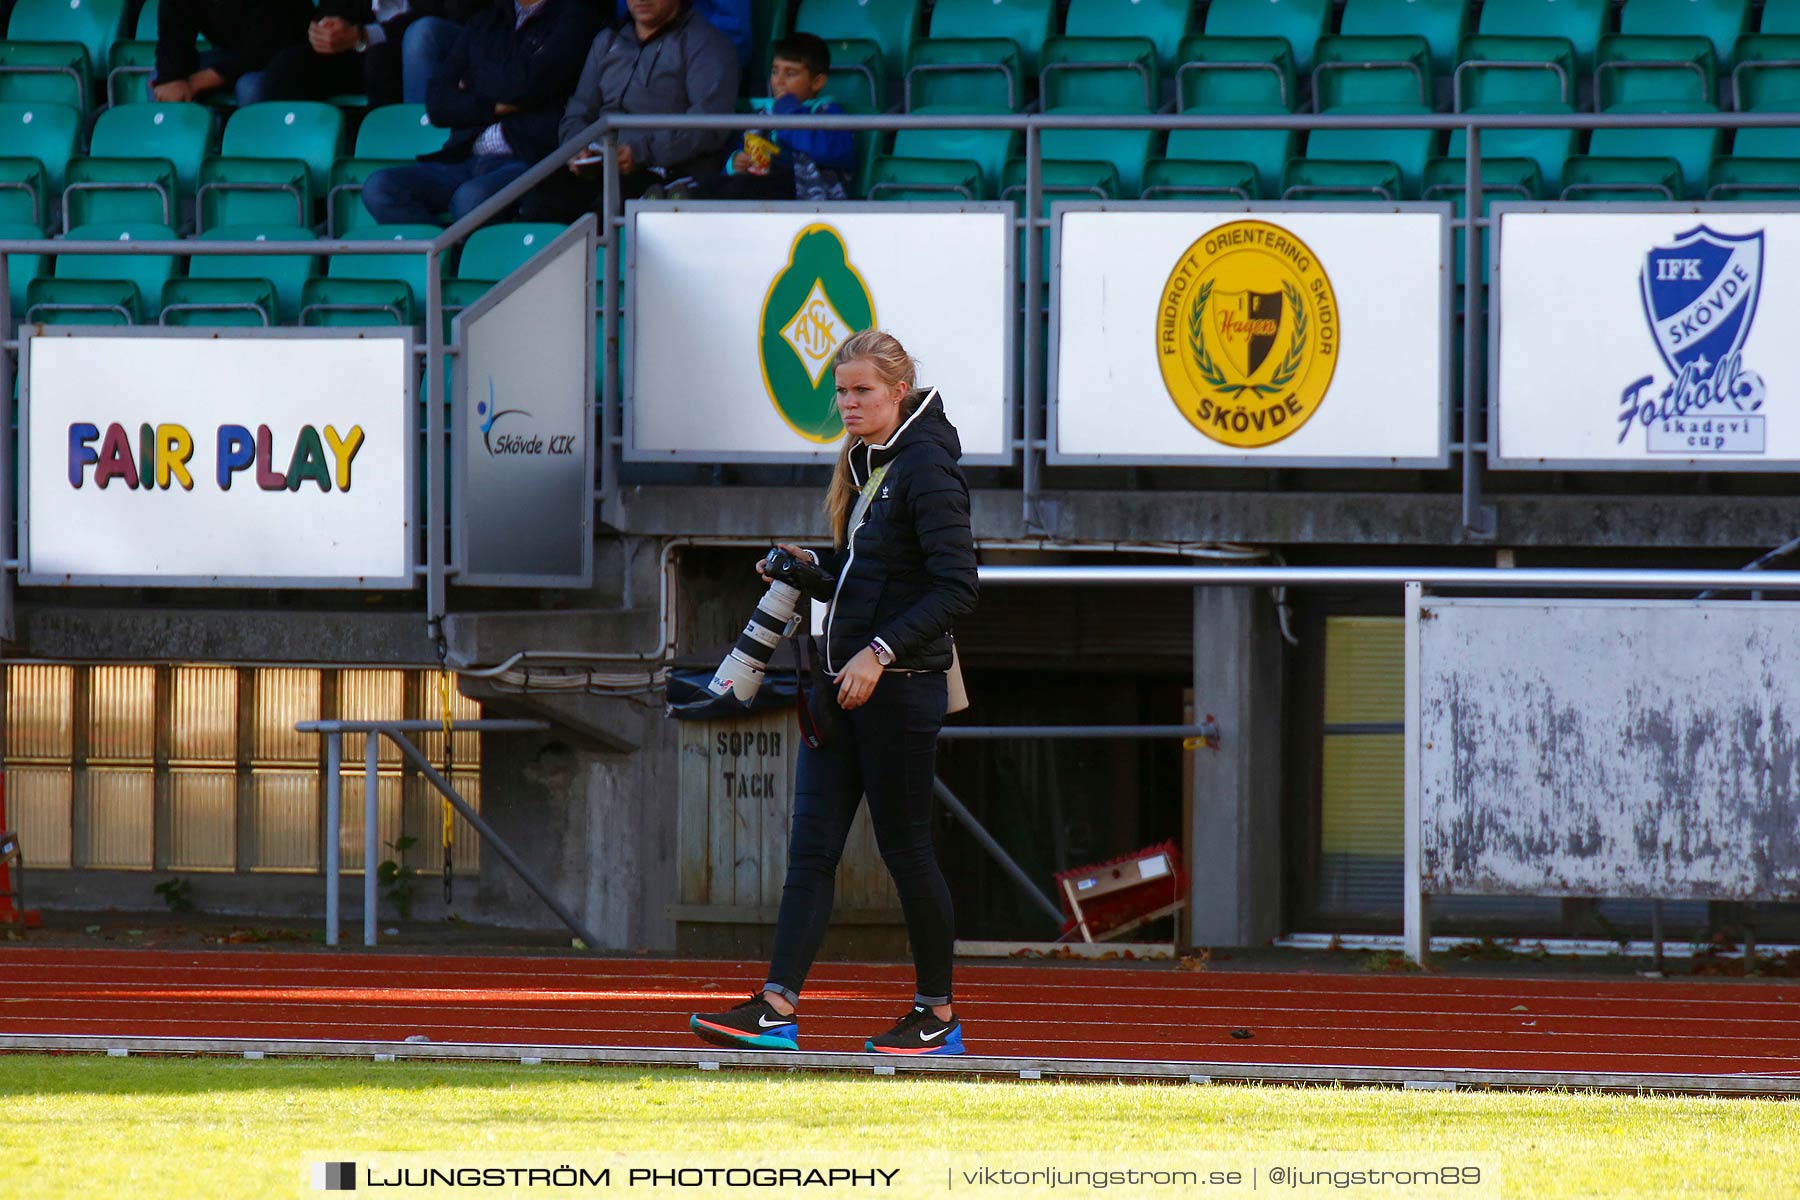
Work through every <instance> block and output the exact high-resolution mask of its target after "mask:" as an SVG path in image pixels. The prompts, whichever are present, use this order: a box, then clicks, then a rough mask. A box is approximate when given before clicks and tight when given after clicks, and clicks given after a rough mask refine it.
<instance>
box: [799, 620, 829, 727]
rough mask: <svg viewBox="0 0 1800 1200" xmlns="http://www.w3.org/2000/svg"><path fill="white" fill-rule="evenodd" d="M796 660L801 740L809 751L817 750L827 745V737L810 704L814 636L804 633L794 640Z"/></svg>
mask: <svg viewBox="0 0 1800 1200" xmlns="http://www.w3.org/2000/svg"><path fill="white" fill-rule="evenodd" d="M794 658H795V661H796V662H797V663H798V665H799V670H798V671H796V673H795V675H794V712H795V714H796V715H798V717H799V718H800V740H801V741H803V742H805V743H806V746H807V748H808V749H809V750H817V749H820V748H821V747H823V746H824V745H825V735H824V734H823V733H822V732H821V731H820V729H819V720H818V718H817V717H816V716H814V715H813V708H812V704H811V702H810V693H811V691H812V677H813V672H812V635H810V634H806V633H802V634H799V635H798V636H796V637H795V639H794Z"/></svg>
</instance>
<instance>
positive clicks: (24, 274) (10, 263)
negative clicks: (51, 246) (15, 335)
mask: <svg viewBox="0 0 1800 1200" xmlns="http://www.w3.org/2000/svg"><path fill="white" fill-rule="evenodd" d="M43 236H44V231H43V230H42V229H39V228H38V227H37V226H35V225H32V224H30V223H29V222H8V223H5V224H0V240H6V241H15V240H21V239H25V238H41V237H43ZM48 265H49V258H48V256H47V255H43V254H8V255H7V256H6V273H7V281H8V286H7V291H8V293H10V297H11V302H12V315H13V317H14V319H17V318H18V317H20V316H22V315H24V312H25V289H26V287H27V286H29V285H30V283H31V281H32V280H34V279H36V278H37V277H38V276H39V275H42V274H43V273H44V269H45V268H46V267H47V266H48Z"/></svg>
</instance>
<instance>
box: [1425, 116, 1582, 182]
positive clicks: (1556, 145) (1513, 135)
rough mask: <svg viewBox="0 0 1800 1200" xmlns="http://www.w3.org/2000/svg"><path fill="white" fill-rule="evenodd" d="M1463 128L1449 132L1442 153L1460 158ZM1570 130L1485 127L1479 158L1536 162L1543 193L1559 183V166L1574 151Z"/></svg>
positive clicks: (1573, 138) (1560, 177)
mask: <svg viewBox="0 0 1800 1200" xmlns="http://www.w3.org/2000/svg"><path fill="white" fill-rule="evenodd" d="M1465 140H1466V139H1465V138H1464V135H1463V131H1462V130H1460V129H1453V130H1451V131H1450V144H1449V146H1448V148H1446V149H1445V151H1444V153H1445V154H1447V155H1449V156H1450V157H1451V158H1454V159H1456V160H1458V161H1459V162H1460V161H1461V160H1462V158H1463V154H1464V150H1463V143H1464V141H1465ZM1575 149H1576V145H1575V131H1574V130H1573V129H1485V130H1483V131H1482V133H1481V158H1482V161H1483V162H1486V161H1487V160H1488V159H1490V158H1502V159H1529V160H1531V161H1532V162H1534V163H1536V164H1537V168H1538V178H1539V180H1540V184H1541V186H1542V188H1543V192H1544V194H1546V195H1551V196H1554V195H1555V194H1556V193H1557V191H1558V190H1559V189H1560V188H1561V186H1562V182H1561V181H1562V165H1563V163H1564V162H1565V161H1567V160H1568V159H1569V158H1570V156H1572V155H1573V154H1574V153H1575Z"/></svg>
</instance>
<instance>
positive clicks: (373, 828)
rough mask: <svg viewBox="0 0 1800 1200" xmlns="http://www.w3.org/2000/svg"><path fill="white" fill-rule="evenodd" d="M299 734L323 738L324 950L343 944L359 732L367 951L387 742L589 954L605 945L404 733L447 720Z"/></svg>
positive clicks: (500, 726) (501, 722)
mask: <svg viewBox="0 0 1800 1200" xmlns="http://www.w3.org/2000/svg"><path fill="white" fill-rule="evenodd" d="M549 728H550V724H549V722H547V721H537V720H529V719H515V718H495V719H488V718H482V719H478V720H474V721H457V722H454V723H453V725H452V726H451V732H452V733H542V732H543V731H544V730H546V729H549ZM294 729H295V730H296V731H297V732H300V733H318V734H323V735H324V736H325V944H326V945H327V946H335V945H337V944H338V876H339V866H338V853H339V850H338V843H339V834H340V832H341V828H342V823H343V817H342V814H343V791H344V777H343V757H344V756H343V751H344V735H345V734H347V733H360V734H363V735H365V740H364V743H363V749H364V759H363V945H365V946H373V945H374V944H375V941H376V935H375V927H376V925H377V921H376V907H375V883H376V878H377V876H378V875H379V873H380V872H379V871H378V869H377V864H376V861H375V857H376V853H377V844H378V841H379V838H380V829H379V816H380V812H379V808H380V803H379V798H380V788H379V783H380V775H381V739H382V738H384V737H385V738H387V739H388V740H389V741H390V742H392V743H394V745H395V747H396V748H397V749H399V751H400V753H401V754H402V755H404V756H405V757H406V758H407V759H408V760H409V761H411V763H412V764H413V766H415V767H417V768H418V770H419V772H420V773H421V774H422V775H424V777H425V780H426V782H427V783H429V784H431V786H432V787H433V788H434V789H436V790H437V792H438V793H439V794H440V795H442V796H443V797H444V799H445V801H447V802H448V803H449V804H450V806H451V807H453V808H455V809H456V811H457V812H459V813H461V814H462V817H463V819H464V820H466V821H467V822H468V823H469V825H470V827H471V828H473V829H474V830H475V832H476V833H478V834H480V835H481V837H482V839H483V840H484V841H486V842H487V843H488V844H489V845H490V846H492V847H493V848H494V852H495V853H496V854H498V855H499V856H500V857H501V859H503V860H504V861H505V863H506V865H507V866H509V867H511V868H512V869H513V871H514V873H515V874H517V875H518V876H519V878H520V879H522V880H524V881H525V886H527V887H529V888H530V889H531V890H532V891H533V892H536V893H537V896H538V898H539V899H540V900H542V901H543V902H544V903H545V904H546V905H548V906H549V908H550V910H551V911H552V912H554V913H555V914H556V916H557V918H558V919H559V920H560V921H562V923H563V924H564V925H566V926H568V927H569V929H571V930H572V931H574V933H575V935H576V936H577V937H579V938H581V939H582V941H583V942H584V943H586V945H587V946H588V947H589V948H590V949H592V948H594V947H597V946H598V945H599V944H600V943H599V942H598V940H596V939H595V937H594V935H593V934H591V933H590V932H588V930H587V927H586V926H584V925H583V924H582V923H581V921H580V919H579V918H577V917H576V916H575V915H574V914H573V913H571V912H570V911H569V910H568V908H567V907H565V906H564V905H563V904H562V902H561V901H559V900H557V898H556V897H555V896H554V895H553V894H552V893H551V891H550V889H549V888H548V887H546V886H545V885H544V883H543V881H542V880H540V879H538V877H537V875H536V873H535V872H533V871H532V870H531V869H530V868H529V867H527V866H526V865H525V863H524V861H523V860H521V859H520V858H519V856H518V854H517V853H515V852H514V850H513V848H512V847H511V846H509V845H507V843H506V839H505V838H503V837H501V836H500V835H499V834H498V833H495V832H494V830H493V827H492V826H490V825H489V824H488V823H487V822H486V821H484V820H482V818H481V814H480V813H478V812H476V811H475V809H474V806H472V805H471V804H470V803H469V802H468V801H467V800H464V799H463V798H462V796H461V795H460V794H459V793H458V792H457V790H456V788H455V787H454V786H453V785H452V784H451V782H450V781H449V780H448V779H445V778H444V777H443V776H442V775H440V774H439V773H438V771H437V769H436V768H435V767H433V766H432V765H431V763H429V762H428V761H426V759H425V756H424V755H423V754H421V753H420V752H419V748H418V747H417V746H414V745H413V744H412V741H411V739H409V738H408V737H407V736H406V735H407V734H409V733H441V732H443V729H444V722H442V721H341V720H330V721H299V722H296V723H295V725H294Z"/></svg>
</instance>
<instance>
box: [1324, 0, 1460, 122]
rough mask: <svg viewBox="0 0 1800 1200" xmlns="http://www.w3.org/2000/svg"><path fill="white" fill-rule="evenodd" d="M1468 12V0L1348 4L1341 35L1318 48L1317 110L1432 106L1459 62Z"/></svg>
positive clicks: (1357, 1)
mask: <svg viewBox="0 0 1800 1200" xmlns="http://www.w3.org/2000/svg"><path fill="white" fill-rule="evenodd" d="M1466 11H1467V10H1466V8H1465V7H1464V5H1463V3H1462V0H1346V3H1345V5H1344V13H1343V19H1342V22H1341V24H1340V26H1339V32H1338V34H1337V35H1336V36H1326V37H1322V38H1320V39H1319V43H1318V46H1317V47H1316V48H1315V51H1314V53H1315V59H1314V63H1313V107H1314V108H1315V109H1316V110H1317V111H1319V112H1329V111H1331V110H1333V109H1339V108H1346V107H1363V108H1367V107H1370V106H1376V105H1393V104H1423V105H1426V106H1431V105H1432V104H1434V103H1435V100H1436V88H1435V85H1434V82H1433V81H1434V78H1435V77H1436V76H1437V75H1440V74H1442V75H1447V74H1449V73H1450V71H1451V68H1452V67H1453V65H1454V64H1455V62H1456V51H1457V46H1458V44H1459V43H1460V42H1461V41H1462V36H1463V32H1464V28H1465V20H1466Z"/></svg>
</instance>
